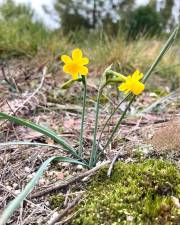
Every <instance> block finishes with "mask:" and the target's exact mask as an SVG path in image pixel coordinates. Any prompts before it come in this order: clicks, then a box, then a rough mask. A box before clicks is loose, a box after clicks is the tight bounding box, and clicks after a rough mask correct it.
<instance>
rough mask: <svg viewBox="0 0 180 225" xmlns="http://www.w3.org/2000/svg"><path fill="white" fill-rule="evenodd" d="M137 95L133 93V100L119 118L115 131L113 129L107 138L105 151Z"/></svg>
mask: <svg viewBox="0 0 180 225" xmlns="http://www.w3.org/2000/svg"><path fill="white" fill-rule="evenodd" d="M135 97H136V96H135V95H133V97H132V99H131V101H130V102H129V104H128V106H127V107H126V109H125V110H124V112H123V114H122V115H121V117H120V119H119V120H118V122H117V124H116V126H115V128H114V129H113V131H112V133H111V135H110V137H109V138H108V140H107V142H106V144H105V146H104V148H103V151H104V150H105V149H106V148H107V146H108V145H109V144H110V142H111V141H112V139H113V136H114V134H115V133H116V131H117V130H118V128H119V126H120V124H121V122H122V120H123V119H124V117H125V115H126V113H127V111H128V109H129V108H130V106H131V104H132V103H133V101H134V99H135Z"/></svg>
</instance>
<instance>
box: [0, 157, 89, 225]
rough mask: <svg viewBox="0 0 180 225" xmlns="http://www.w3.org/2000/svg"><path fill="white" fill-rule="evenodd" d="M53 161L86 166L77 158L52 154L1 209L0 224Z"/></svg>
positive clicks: (7, 217)
mask: <svg viewBox="0 0 180 225" xmlns="http://www.w3.org/2000/svg"><path fill="white" fill-rule="evenodd" d="M53 161H61V162H69V163H75V164H81V165H83V166H86V167H87V166H88V165H86V164H84V163H82V162H79V161H78V160H74V159H71V158H67V157H60V156H52V157H51V158H49V159H47V160H46V161H45V162H44V163H43V164H42V165H41V166H40V168H39V169H38V171H37V172H36V174H35V176H34V177H33V178H32V179H31V181H30V182H29V183H28V184H27V185H26V187H25V188H24V190H23V191H22V192H21V193H20V194H19V195H18V196H17V197H16V198H15V199H14V200H12V201H11V202H10V203H9V204H8V206H7V208H6V209H5V210H4V211H3V213H2V215H1V216H0V225H5V224H6V223H7V221H8V219H9V218H10V217H11V215H12V214H13V213H14V211H15V210H16V209H17V208H18V207H19V206H20V205H21V203H22V202H23V200H24V199H25V198H26V197H27V195H28V194H29V193H30V192H31V191H32V189H33V188H34V186H35V185H36V184H37V182H38V181H39V179H40V178H41V177H42V175H43V172H44V171H45V170H46V169H47V168H48V165H49V164H50V163H51V162H53Z"/></svg>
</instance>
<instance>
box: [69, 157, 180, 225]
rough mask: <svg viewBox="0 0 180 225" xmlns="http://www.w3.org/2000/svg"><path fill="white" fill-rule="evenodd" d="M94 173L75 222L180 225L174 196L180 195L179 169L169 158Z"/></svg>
mask: <svg viewBox="0 0 180 225" xmlns="http://www.w3.org/2000/svg"><path fill="white" fill-rule="evenodd" d="M106 174H107V168H104V169H102V170H101V171H99V172H98V173H97V174H96V176H94V179H93V181H92V182H91V184H90V185H89V187H88V190H87V193H86V198H85V200H84V202H82V203H81V204H80V205H79V206H78V207H77V208H76V211H77V214H76V217H75V218H74V219H73V221H72V223H71V224H73V225H78V224H79V225H80V224H81V225H91V224H92V225H100V224H101V225H105V224H108V225H109V224H112V225H118V224H178V221H177V220H178V209H177V208H176V206H175V205H174V203H173V202H172V200H171V196H175V197H178V196H179V195H180V188H179V186H178V185H179V183H180V176H179V174H178V169H177V168H176V167H175V166H174V165H172V164H170V163H169V162H167V161H162V160H146V161H143V162H142V163H129V164H127V163H122V162H118V163H116V165H115V168H114V170H113V173H112V176H111V178H108V177H107V175H106Z"/></svg>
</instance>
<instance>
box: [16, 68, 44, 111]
mask: <svg viewBox="0 0 180 225" xmlns="http://www.w3.org/2000/svg"><path fill="white" fill-rule="evenodd" d="M45 75H46V68H44V69H43V73H42V78H41V82H40V84H39V86H38V87H37V88H36V89H35V91H34V92H33V93H32V94H31V95H30V96H29V97H28V98H27V99H26V100H25V101H24V102H23V103H22V104H21V105H20V106H19V107H18V108H17V109H16V111H15V112H14V115H15V114H16V113H17V112H18V111H19V110H21V109H22V108H23V107H24V105H25V104H26V103H27V102H29V101H30V100H31V98H33V97H34V96H35V95H36V94H37V93H38V92H39V90H40V89H41V88H42V86H43V83H44V79H45Z"/></svg>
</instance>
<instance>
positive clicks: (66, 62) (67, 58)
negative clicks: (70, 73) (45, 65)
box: [61, 55, 72, 64]
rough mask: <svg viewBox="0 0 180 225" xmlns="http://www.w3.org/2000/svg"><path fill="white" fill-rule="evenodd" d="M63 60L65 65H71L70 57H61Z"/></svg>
mask: <svg viewBox="0 0 180 225" xmlns="http://www.w3.org/2000/svg"><path fill="white" fill-rule="evenodd" d="M61 60H62V61H63V62H64V63H65V64H69V63H71V62H72V59H71V58H70V57H69V56H68V55H62V56H61Z"/></svg>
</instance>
